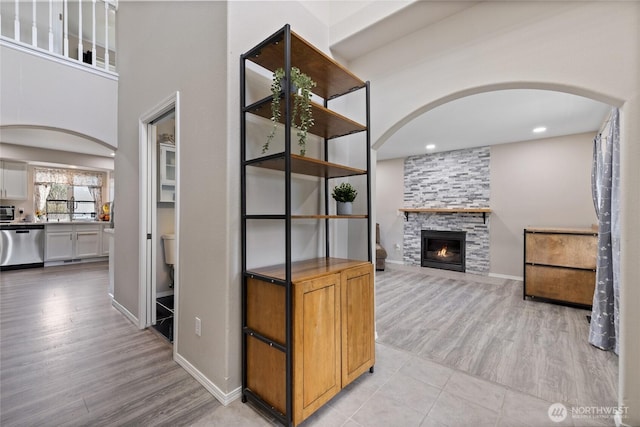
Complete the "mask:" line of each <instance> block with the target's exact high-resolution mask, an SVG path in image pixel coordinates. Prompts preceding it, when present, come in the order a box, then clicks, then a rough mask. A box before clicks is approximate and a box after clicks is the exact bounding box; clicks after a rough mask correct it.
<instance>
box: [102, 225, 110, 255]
mask: <svg viewBox="0 0 640 427" xmlns="http://www.w3.org/2000/svg"><path fill="white" fill-rule="evenodd" d="M105 228H106V227H105ZM101 255H103V256H109V235H108V234H107V233H105V232H104V228H103V229H102V254H101Z"/></svg>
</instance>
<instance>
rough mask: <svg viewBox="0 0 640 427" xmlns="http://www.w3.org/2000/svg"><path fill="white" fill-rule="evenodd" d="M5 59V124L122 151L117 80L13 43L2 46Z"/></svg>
mask: <svg viewBox="0 0 640 427" xmlns="http://www.w3.org/2000/svg"><path fill="white" fill-rule="evenodd" d="M0 57H2V61H0V75H1V76H2V79H0V93H2V97H1V98H0V123H1V124H2V125H3V126H7V125H22V126H41V127H51V128H57V129H63V130H67V131H71V132H76V133H79V134H82V135H87V136H89V137H91V138H95V139H97V140H100V141H102V142H103V143H105V144H107V145H109V146H111V147H114V148H117V147H118V138H117V125H118V122H117V106H118V104H117V102H118V80H117V78H115V77H114V76H108V75H105V74H102V73H96V72H93V71H89V70H87V68H86V67H83V66H77V65H76V66H73V65H69V64H67V63H66V62H65V61H62V60H53V59H50V58H49V57H47V56H38V55H34V54H25V53H24V52H22V51H20V50H16V49H15V48H13V47H11V45H8V44H2V45H1V46H0ZM42 76H46V78H43V77H42ZM62 106H64V108H61V107H62Z"/></svg>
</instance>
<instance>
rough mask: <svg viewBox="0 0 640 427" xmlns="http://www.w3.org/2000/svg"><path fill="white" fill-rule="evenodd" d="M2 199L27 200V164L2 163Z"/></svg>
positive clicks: (0, 162)
mask: <svg viewBox="0 0 640 427" xmlns="http://www.w3.org/2000/svg"><path fill="white" fill-rule="evenodd" d="M0 199H7V200H26V199H27V164H26V163H19V162H9V161H6V160H1V161H0Z"/></svg>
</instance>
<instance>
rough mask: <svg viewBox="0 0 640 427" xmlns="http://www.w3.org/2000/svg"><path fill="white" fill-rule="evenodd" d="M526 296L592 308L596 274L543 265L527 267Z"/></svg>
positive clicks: (589, 271)
mask: <svg viewBox="0 0 640 427" xmlns="http://www.w3.org/2000/svg"><path fill="white" fill-rule="evenodd" d="M525 277H526V282H525V296H534V297H541V298H548V299H552V300H556V301H562V302H569V303H572V304H581V305H585V306H590V305H591V304H592V303H593V292H594V289H595V284H596V272H595V271H592V270H575V269H571V268H563V267H548V266H541V265H526V266H525Z"/></svg>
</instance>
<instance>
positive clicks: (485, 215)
mask: <svg viewBox="0 0 640 427" xmlns="http://www.w3.org/2000/svg"><path fill="white" fill-rule="evenodd" d="M482 223H483V224H486V223H487V213H486V212H482Z"/></svg>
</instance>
